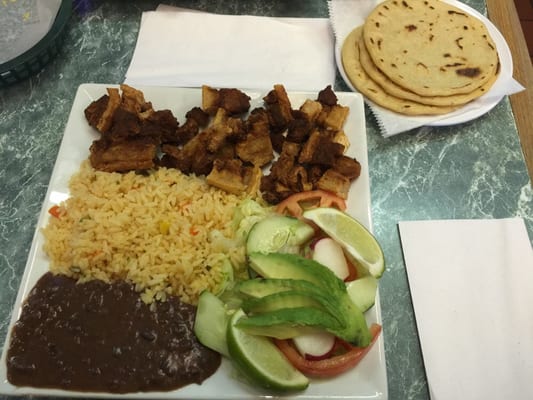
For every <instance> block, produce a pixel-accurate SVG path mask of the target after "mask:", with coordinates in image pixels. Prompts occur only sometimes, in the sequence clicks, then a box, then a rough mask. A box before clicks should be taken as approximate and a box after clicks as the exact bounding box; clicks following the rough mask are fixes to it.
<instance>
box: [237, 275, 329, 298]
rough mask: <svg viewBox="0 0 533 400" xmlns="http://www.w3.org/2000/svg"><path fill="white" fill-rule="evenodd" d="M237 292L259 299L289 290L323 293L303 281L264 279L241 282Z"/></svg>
mask: <svg viewBox="0 0 533 400" xmlns="http://www.w3.org/2000/svg"><path fill="white" fill-rule="evenodd" d="M235 290H236V291H238V292H240V293H242V294H245V295H247V296H250V297H254V298H259V297H263V296H268V295H269V294H274V293H279V292H285V291H287V290H305V291H309V292H316V293H319V294H320V293H321V292H322V289H321V288H320V287H319V286H317V285H315V284H313V283H311V282H308V281H305V280H303V279H263V278H255V279H248V280H246V281H241V282H239V283H238V284H237V285H235Z"/></svg>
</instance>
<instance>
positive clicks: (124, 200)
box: [43, 161, 246, 304]
mask: <svg viewBox="0 0 533 400" xmlns="http://www.w3.org/2000/svg"><path fill="white" fill-rule="evenodd" d="M69 187H70V196H71V197H70V198H69V199H67V200H66V201H65V202H64V203H62V204H61V205H60V207H59V216H58V218H54V217H51V218H50V222H49V223H48V225H47V226H46V227H45V228H44V229H43V233H44V236H45V245H44V250H45V252H46V253H47V254H48V256H49V257H50V270H51V271H52V272H54V273H62V274H65V275H68V276H70V277H73V278H76V279H78V280H79V281H87V280H91V279H101V280H103V281H106V282H110V281H114V280H117V279H124V280H126V281H128V282H130V283H133V284H135V286H136V289H137V290H138V291H139V292H141V298H142V299H143V301H145V302H146V303H151V302H153V301H154V300H165V299H166V296H168V295H177V296H179V297H180V298H181V299H182V300H183V301H185V302H189V303H192V304H196V302H197V299H198V296H199V294H200V293H201V292H202V291H203V290H204V289H209V290H210V291H212V292H215V293H216V292H218V291H219V290H220V289H222V287H223V285H224V284H225V281H226V280H227V279H228V278H229V276H228V275H232V274H233V273H234V271H233V269H232V267H231V265H233V268H236V269H237V271H236V272H237V273H239V272H241V273H242V272H243V271H244V268H245V264H244V262H245V250H244V240H242V239H240V240H239V238H238V237H236V236H237V235H236V229H235V226H234V225H235V224H234V221H233V217H234V213H235V210H236V208H237V207H238V206H239V205H240V204H241V202H242V201H243V199H244V198H245V197H246V195H245V194H243V195H242V196H236V195H232V194H229V193H227V192H224V191H222V190H219V189H216V188H213V187H211V186H208V185H207V184H206V183H205V180H203V179H200V178H198V177H195V176H188V175H185V174H183V173H181V172H180V171H178V170H175V169H167V168H160V169H157V170H154V171H150V173H148V174H137V173H135V172H129V173H125V174H120V173H108V172H101V171H96V170H94V169H93V168H92V167H91V166H90V164H89V162H88V161H85V162H84V163H82V166H81V168H80V171H79V172H78V173H77V174H75V175H74V176H73V177H72V179H71V181H70V185H69ZM228 261H229V262H231V264H229V263H228ZM239 269H241V271H239Z"/></svg>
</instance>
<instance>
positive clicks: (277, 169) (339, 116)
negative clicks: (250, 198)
mask: <svg viewBox="0 0 533 400" xmlns="http://www.w3.org/2000/svg"><path fill="white" fill-rule="evenodd" d="M267 98H268V100H267V99H265V102H266V103H267V106H266V108H267V110H269V105H268V101H270V103H269V104H273V105H274V109H276V111H275V112H274V113H270V114H269V115H270V118H271V123H272V120H273V117H272V115H280V114H281V112H280V111H278V110H279V108H280V107H279V105H278V104H280V103H283V104H285V101H279V100H278V99H280V98H281V99H284V96H283V95H282V92H276V90H273V91H271V92H270V93H269V95H267ZM272 98H273V99H274V100H275V101H274V100H272ZM271 109H272V106H271ZM348 112H349V109H348V107H344V106H342V105H339V104H337V96H336V95H335V93H334V92H333V91H332V89H331V86H328V87H327V88H325V89H324V90H322V91H321V92H320V93H319V95H318V97H317V100H310V99H309V100H307V101H305V102H304V104H302V105H301V106H300V108H299V109H298V110H292V109H291V111H290V114H291V118H290V119H288V118H287V119H285V123H286V129H287V131H286V135H285V136H284V137H283V142H282V144H281V151H280V155H279V158H278V159H277V160H276V161H275V162H274V163H273V164H272V167H271V169H270V173H269V174H268V175H266V176H264V177H263V179H262V180H261V192H262V194H263V197H264V198H265V199H266V200H267V201H268V202H270V203H273V204H276V203H278V202H280V201H282V200H283V199H285V198H286V197H288V196H290V195H292V194H294V193H297V192H301V191H305V190H313V189H322V190H327V191H330V192H333V193H336V194H337V195H339V196H341V197H343V198H346V197H347V196H348V191H349V188H350V184H351V182H352V181H353V180H354V179H356V178H357V177H358V176H359V174H360V171H361V166H360V164H359V162H357V160H355V159H353V158H350V157H348V156H346V155H344V152H345V151H346V149H347V148H348V146H349V140H348V138H347V136H346V134H345V133H344V131H343V130H342V127H343V126H344V123H345V121H346V118H347V116H348ZM285 115H287V113H285ZM280 120H281V119H280ZM275 129H276V128H274V130H275Z"/></svg>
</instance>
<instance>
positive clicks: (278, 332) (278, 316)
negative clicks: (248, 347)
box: [237, 307, 342, 339]
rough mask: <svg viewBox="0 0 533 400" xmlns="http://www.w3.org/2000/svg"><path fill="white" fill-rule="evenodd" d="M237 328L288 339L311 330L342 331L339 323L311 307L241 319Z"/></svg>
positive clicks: (251, 332) (287, 309) (277, 311)
mask: <svg viewBox="0 0 533 400" xmlns="http://www.w3.org/2000/svg"><path fill="white" fill-rule="evenodd" d="M237 327H238V328H240V329H243V330H245V331H246V332H247V333H250V334H254V335H263V336H271V337H276V338H278V339H289V338H292V337H295V336H297V335H300V334H301V333H302V331H304V330H309V329H312V328H315V329H323V330H327V331H330V332H332V333H335V331H336V330H338V329H342V326H341V325H340V323H339V321H338V320H337V319H336V318H334V317H333V316H332V315H330V314H329V313H327V312H325V311H321V310H319V309H317V308H313V307H296V308H282V309H279V310H275V311H271V312H266V313H262V314H256V315H252V316H248V317H247V318H242V319H241V320H239V322H237Z"/></svg>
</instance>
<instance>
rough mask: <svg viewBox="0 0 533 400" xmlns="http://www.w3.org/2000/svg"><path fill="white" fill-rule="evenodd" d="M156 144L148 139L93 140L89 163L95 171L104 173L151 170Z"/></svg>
mask: <svg viewBox="0 0 533 400" xmlns="http://www.w3.org/2000/svg"><path fill="white" fill-rule="evenodd" d="M156 152H157V144H156V143H154V142H153V140H151V139H150V138H146V137H139V138H136V139H132V140H128V141H118V142H113V141H109V140H106V139H100V140H95V141H94V142H93V144H92V145H91V147H90V155H89V161H90V162H91V165H93V167H94V168H95V169H98V170H100V171H105V172H126V171H132V170H146V169H150V168H153V166H154V160H155V158H156Z"/></svg>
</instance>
